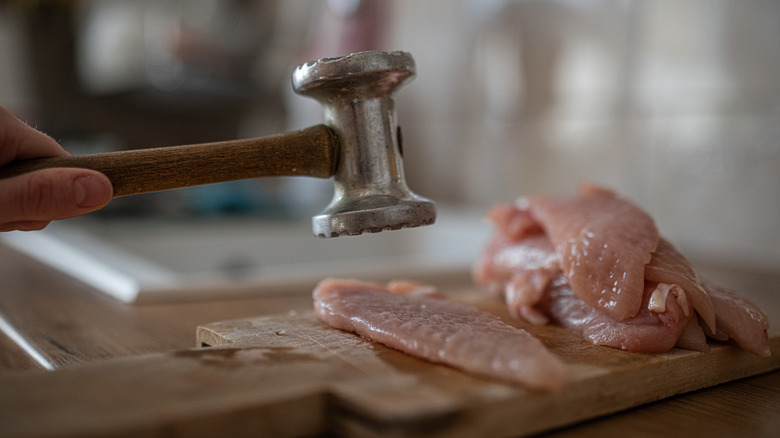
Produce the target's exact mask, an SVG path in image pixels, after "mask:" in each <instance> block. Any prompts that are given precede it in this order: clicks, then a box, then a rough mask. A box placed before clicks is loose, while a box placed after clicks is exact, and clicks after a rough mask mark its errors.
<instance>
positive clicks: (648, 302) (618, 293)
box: [474, 186, 770, 356]
mask: <svg viewBox="0 0 780 438" xmlns="http://www.w3.org/2000/svg"><path fill="white" fill-rule="evenodd" d="M488 218H489V219H490V220H491V221H492V223H493V224H494V225H495V227H496V228H497V233H496V235H495V236H494V237H493V239H492V240H491V242H490V243H489V244H488V246H487V248H486V249H485V251H484V253H483V254H482V256H481V258H480V260H479V261H478V263H477V265H476V267H475V270H474V277H475V280H476V281H477V282H478V283H479V284H482V285H486V286H488V287H489V288H490V289H491V290H492V291H494V292H496V293H499V294H501V295H502V296H503V298H504V300H505V301H506V304H507V306H508V308H509V311H510V313H511V314H512V316H514V317H516V318H522V319H525V320H527V321H529V322H531V323H533V324H546V323H548V322H554V323H557V324H560V325H562V326H564V327H566V328H567V329H569V330H570V331H573V332H576V333H579V334H581V335H582V336H584V337H585V338H587V339H589V340H590V341H591V342H593V343H594V344H597V345H606V346H610V347H616V348H621V349H624V350H628V351H635V352H645V353H658V352H663V351H666V350H669V349H670V348H672V347H675V346H678V347H682V348H686V349H692V350H700V351H706V350H708V345H707V340H706V339H707V337H709V338H713V339H717V340H720V341H726V340H730V341H733V342H734V343H736V344H737V345H739V346H740V347H741V348H743V349H745V350H747V351H750V352H753V353H755V354H758V355H761V356H769V355H770V350H769V339H768V334H767V329H768V322H767V318H766V316H765V315H764V314H763V313H762V312H761V310H760V309H759V308H758V307H756V306H755V305H754V304H753V303H751V302H749V301H748V300H746V299H745V298H742V297H740V296H739V295H737V294H736V293H734V292H732V291H729V290H726V289H723V288H720V287H718V286H716V285H713V284H710V283H708V282H706V281H703V280H702V279H700V278H698V276H697V275H696V273H695V272H694V270H693V269H692V268H691V264H690V263H689V262H688V260H686V258H685V257H684V256H683V255H682V254H680V253H679V252H678V251H677V249H676V248H675V247H674V246H673V245H672V244H671V243H669V242H668V241H667V240H665V239H664V238H663V237H661V236H660V235H659V232H658V229H657V228H656V225H655V223H654V221H653V219H652V218H651V217H650V216H649V215H648V214H647V213H645V212H644V211H642V210H641V209H640V208H638V207H636V206H635V205H633V204H631V203H630V202H628V201H626V200H623V199H621V198H619V197H618V196H616V195H615V194H614V193H612V192H610V191H608V190H605V189H602V188H598V187H594V186H586V187H583V189H582V191H581V193H580V194H579V195H576V196H570V197H559V198H552V197H531V198H527V199H523V200H521V201H518V202H517V203H515V204H513V205H509V204H507V205H498V206H496V207H494V208H493V209H492V210H491V211H490V212H489V214H488Z"/></svg>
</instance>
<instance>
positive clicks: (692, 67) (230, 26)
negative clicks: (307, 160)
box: [0, 0, 780, 271]
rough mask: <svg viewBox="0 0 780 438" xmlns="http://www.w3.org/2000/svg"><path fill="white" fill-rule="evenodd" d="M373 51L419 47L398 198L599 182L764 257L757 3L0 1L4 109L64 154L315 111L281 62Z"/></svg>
mask: <svg viewBox="0 0 780 438" xmlns="http://www.w3.org/2000/svg"><path fill="white" fill-rule="evenodd" d="M369 49H382V50H404V51H408V52H410V53H411V54H412V55H413V56H414V58H415V60H416V63H417V77H416V78H415V79H414V80H413V81H412V82H410V83H409V84H408V85H406V86H405V87H404V88H402V89H401V90H399V92H398V93H397V94H396V102H397V107H398V117H399V122H400V125H401V126H402V127H403V130H404V145H405V147H404V149H405V151H404V153H405V167H406V175H407V179H408V182H409V185H410V187H411V188H412V190H414V191H415V192H417V193H419V194H421V195H423V196H426V197H430V198H432V199H434V200H435V201H437V202H438V203H440V204H442V205H445V206H455V207H457V208H466V209H467V210H469V211H484V210H485V209H486V208H487V207H488V206H490V205H491V204H493V203H495V202H499V201H508V200H513V199H515V198H517V197H520V196H523V195H528V194H535V193H546V194H558V193H572V192H574V191H576V190H577V187H578V186H579V185H580V184H581V183H582V182H586V181H590V182H595V183H599V184H603V185H605V186H607V187H610V188H612V189H615V190H616V191H618V192H620V193H622V194H624V195H625V196H627V197H628V198H630V199H632V200H634V201H635V202H636V203H638V204H639V205H641V206H643V207H644V208H645V209H646V210H648V211H649V212H650V213H651V214H652V215H653V216H654V217H655V218H656V220H657V223H658V225H659V228H660V229H661V231H662V233H663V234H665V235H667V236H669V237H670V238H671V239H672V240H673V241H675V242H677V243H678V244H679V246H681V247H682V248H683V249H684V250H685V252H687V253H689V254H692V257H694V258H695V257H698V258H701V259H706V260H714V261H718V262H722V261H727V262H730V263H736V264H738V265H740V266H744V267H751V268H758V269H765V270H774V271H780V81H779V79H780V2H778V1H775V0H741V1H738V0H734V1H725V0H658V1H641V0H580V1H577V0H559V1H533V0H526V1H510V0H455V1H453V0H433V1H418V0H393V1H389V0H386V1H382V0H374V1H370V0H363V1H359V0H331V1H306V0H279V1H271V0H256V1H252V0H137V1H131V0H80V1H78V0H70V1H64V0H63V1H53V0H52V1H42V0H41V1H32V0H26V1H22V0H19V1H12V0H11V1H9V0H0V105H3V106H5V107H6V108H8V109H9V110H10V111H11V112H13V113H15V114H17V115H18V116H19V117H20V118H22V119H24V120H26V121H27V122H28V123H30V124H32V125H34V126H36V127H38V128H39V129H41V130H43V131H45V132H47V133H49V134H50V135H52V136H53V137H54V138H56V139H57V140H59V141H60V142H61V143H62V144H63V145H64V146H65V147H66V148H67V149H69V150H70V151H71V152H73V153H75V154H82V153H92V152H99V151H105V150H115V149H123V148H141V147H152V146H166V145H176V144H187V143H201V142H207V141H216V140H226V139H233V138H241V137H251V136H263V135H269V134H274V133H278V132H282V131H286V130H291V129H297V128H302V127H305V126H308V125H311V124H316V123H319V122H320V121H321V119H322V117H321V113H320V107H319V105H318V104H317V103H316V102H315V101H313V100H311V101H310V100H309V99H306V98H303V97H299V96H296V95H294V94H293V93H292V91H291V86H290V73H291V71H292V69H293V68H294V66H295V65H297V64H299V63H301V62H303V61H307V60H312V59H316V58H321V57H330V56H338V55H345V54H348V53H350V52H355V51H361V50H369ZM331 186H332V184H331V183H330V182H329V181H320V180H305V179H294V178H290V179H284V178H282V179H272V180H271V179H268V180H264V179H261V180H252V181H243V182H237V183H228V184H218V185H212V186H203V187H198V188H192V189H186V190H176V191H171V192H163V193H159V194H153V195H142V196H134V197H126V198H118V199H115V200H114V201H113V202H112V203H111V204H110V205H109V207H108V208H106V209H105V210H104V211H102V212H100V213H99V214H96V215H94V217H93V218H92V220H101V221H106V223H111V221H113V220H121V221H120V222H121V223H122V224H125V225H126V224H127V223H128V222H127V221H128V220H132V219H133V218H138V220H142V219H143V218H148V217H150V216H153V217H163V218H174V219H176V220H180V219H181V218H183V217H188V218H191V217H211V218H213V217H225V216H230V217H235V216H249V217H258V218H273V219H275V220H277V219H289V220H291V221H296V220H298V219H301V218H304V219H306V220H308V217H310V216H311V215H312V214H314V213H317V212H318V211H319V210H321V209H322V208H323V207H324V206H325V205H326V204H327V202H328V201H329V199H330V196H331V190H332V188H331ZM95 218H100V219H95ZM304 232H308V231H307V230H306V229H305V228H304Z"/></svg>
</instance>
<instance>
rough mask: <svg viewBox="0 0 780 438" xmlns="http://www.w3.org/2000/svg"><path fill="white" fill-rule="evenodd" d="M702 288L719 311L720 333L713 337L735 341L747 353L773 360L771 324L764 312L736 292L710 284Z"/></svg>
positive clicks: (706, 283)
mask: <svg viewBox="0 0 780 438" xmlns="http://www.w3.org/2000/svg"><path fill="white" fill-rule="evenodd" d="M702 284H703V286H704V288H705V289H706V290H707V292H709V295H710V297H711V298H712V305H713V307H714V308H715V318H716V319H717V321H716V326H717V333H715V334H713V337H715V338H720V339H724V338H727V339H732V340H733V341H734V342H736V344H737V345H739V346H740V347H741V348H743V349H744V350H747V351H750V352H752V353H755V354H757V355H759V356H764V357H768V356H771V355H772V352H771V350H770V349H769V332H768V331H769V320H767V317H766V315H765V314H764V312H762V311H761V309H759V308H758V306H756V305H755V304H753V303H751V302H750V301H749V300H747V299H745V298H744V297H741V296H739V295H738V294H737V293H736V292H734V291H732V290H729V289H725V288H722V287H720V286H717V285H714V284H712V283H709V282H706V281H705V282H703V283H702Z"/></svg>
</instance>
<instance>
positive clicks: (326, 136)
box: [0, 125, 339, 196]
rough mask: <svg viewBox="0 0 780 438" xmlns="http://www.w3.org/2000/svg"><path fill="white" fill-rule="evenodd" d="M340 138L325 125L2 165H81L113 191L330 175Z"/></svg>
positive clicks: (25, 168) (10, 171)
mask: <svg viewBox="0 0 780 438" xmlns="http://www.w3.org/2000/svg"><path fill="white" fill-rule="evenodd" d="M338 150H339V148H338V139H337V137H336V135H335V134H334V133H333V131H332V130H331V129H330V128H328V127H327V126H325V125H317V126H313V127H311V128H306V129H303V130H300V131H295V132H288V133H284V134H278V135H273V136H270V137H263V138H256V139H248V140H232V141H225V142H215V143H203V144H195V145H185V146H171V147H162V148H152V149H135V150H127V151H118V152H107V153H101V154H92V155H81V156H70V157H54V158H37V159H32V160H24V161H18V162H14V163H12V164H9V165H7V166H3V167H0V178H8V177H12V176H16V175H20V174H23V173H27V172H32V171H34V170H39V169H48V168H53V167H80V168H87V169H93V170H97V171H99V172H101V173H103V174H105V175H106V176H108V178H109V179H110V180H111V183H112V184H113V186H114V196H124V195H132V194H137V193H147V192H155V191H160V190H168V189H175V188H180V187H190V186H195V185H200V184H211V183H216V182H224V181H233V180H238V179H245V178H256V177H262V176H311V177H317V178H328V177H330V176H332V175H333V174H334V173H335V168H336V164H337V163H338Z"/></svg>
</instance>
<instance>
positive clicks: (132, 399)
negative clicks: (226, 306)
mask: <svg viewBox="0 0 780 438" xmlns="http://www.w3.org/2000/svg"><path fill="white" fill-rule="evenodd" d="M776 297H777V295H776V294H772V295H771V297H769V301H767V302H764V303H762V302H757V304H759V305H762V307H763V308H764V309H765V310H767V311H771V312H772V313H770V315H769V316H770V320H771V321H777V320H778V319H777V318H776V317H778V312H780V306H778V305H777V298H776ZM458 298H459V299H461V300H462V301H469V302H472V304H475V305H479V306H481V307H484V308H488V309H489V310H491V311H495V312H496V313H499V314H501V312H502V311H503V305H501V303H499V302H497V301H495V300H486V299H484V298H482V295H475V294H468V293H467V294H464V295H462V296H458ZM764 304H767V305H764ZM533 331H534V333H535V334H536V335H537V336H539V337H540V338H541V339H542V340H543V341H544V342H545V343H546V344H547V345H548V346H549V347H550V348H551V349H552V350H553V351H554V352H555V353H556V354H558V355H559V356H560V357H561V358H563V360H564V361H565V362H566V364H567V370H568V373H569V376H570V379H569V382H568V384H567V385H566V387H565V388H564V390H563V391H562V392H559V393H555V394H550V393H534V392H529V391H526V390H524V389H523V388H522V387H519V386H513V385H506V384H503V383H499V382H495V381H491V380H486V379H482V378H478V377H473V376H470V375H467V374H465V373H462V372H459V371H457V370H454V369H452V368H448V367H445V366H440V365H434V364H430V363H426V362H423V361H420V360H417V359H415V358H412V357H410V356H407V355H405V354H403V353H400V352H397V351H394V350H390V349H388V348H385V347H383V346H381V345H378V344H374V343H372V342H369V341H366V340H364V339H362V338H360V337H358V336H356V335H353V334H350V333H346V332H342V331H339V330H335V329H332V328H330V327H328V326H326V325H324V324H322V323H320V322H319V321H318V320H316V319H315V318H314V316H313V314H312V313H311V312H304V313H299V314H285V315H276V316H268V317H261V318H253V319H245V320H238V321H225V322H217V323H211V324H207V325H204V326H202V327H200V328H199V329H198V331H197V333H198V334H197V340H198V342H199V345H200V344H201V343H202V344H208V345H214V346H212V347H208V348H195V349H189V350H182V351H173V352H169V353H158V354H151V355H148V356H138V357H132V358H124V359H119V360H108V361H98V362H93V363H89V364H86V365H79V366H72V367H68V368H64V369H61V370H57V371H54V372H46V371H39V372H34V371H28V372H20V373H4V374H2V375H0V437H5V436H8V437H15V438H18V437H81V436H111V437H125V436H127V437H141V436H230V437H245V436H246V437H250V436H251V437H255V436H269V437H270V436H273V437H285V436H296V437H298V436H319V435H338V436H360V437H363V436H368V437H397V436H404V437H423V436H424V437H494V436H513V435H522V434H530V433H534V432H541V431H544V430H549V429H551V428H554V427H558V426H564V425H567V424H572V423H575V422H578V421H581V420H585V419H589V418H594V417H598V416H601V415H605V414H609V413H612V412H617V411H620V410H623V409H626V408H630V407H632V406H637V405H641V404H643V403H647V402H650V401H653V400H658V399H661V398H664V397H668V396H671V395H674V394H680V393H684V392H687V391H692V390H695V389H698V388H704V387H708V386H712V385H715V384H718V383H722V382H727V381H731V380H735V379H739V378H742V377H747V376H751V375H755V374H759V373H762V372H766V371H770V370H774V369H777V368H780V355H778V354H777V352H778V351H780V341H779V340H778V339H779V338H780V333H778V330H777V329H773V330H772V331H771V332H770V337H771V343H772V349H773V350H774V351H775V352H776V354H775V355H774V356H772V357H769V358H760V357H758V356H755V355H753V354H750V353H746V352H743V351H741V350H739V349H737V348H734V347H731V346H727V345H717V346H715V347H714V348H713V349H712V351H710V352H708V353H697V352H690V351H683V350H672V351H670V352H668V353H666V354H660V355H644V354H635V353H628V352H624V351H619V350H614V349H611V348H606V347H595V346H591V345H588V344H585V343H583V342H582V341H581V340H580V339H579V338H578V337H577V336H574V335H572V334H569V333H567V332H565V331H563V330H561V329H559V328H556V327H542V328H534V329H533ZM220 344H222V345H220Z"/></svg>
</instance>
